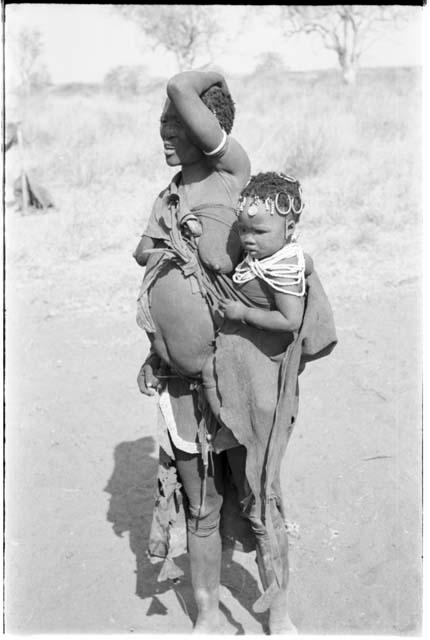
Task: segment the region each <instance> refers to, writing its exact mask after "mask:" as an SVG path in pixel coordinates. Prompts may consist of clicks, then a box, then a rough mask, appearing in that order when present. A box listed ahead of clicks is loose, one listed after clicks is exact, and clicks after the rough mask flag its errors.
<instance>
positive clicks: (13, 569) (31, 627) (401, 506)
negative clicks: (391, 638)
mask: <svg viewBox="0 0 430 640" xmlns="http://www.w3.org/2000/svg"><path fill="white" fill-rule="evenodd" d="M106 264H107V262H106V260H93V261H91V262H88V263H76V264H75V265H71V266H69V267H68V268H67V279H64V274H63V277H62V278H59V277H57V278H54V277H53V279H52V281H47V280H46V279H43V278H42V279H39V280H38V279H34V278H33V279H28V280H24V279H23V278H21V277H20V276H19V272H18V271H16V272H12V273H11V274H10V275H9V281H10V282H13V283H14V286H13V287H11V286H9V294H8V295H9V298H8V300H9V302H8V310H7V314H8V336H7V347H8V369H7V407H8V409H7V432H6V455H7V466H6V479H7V511H6V517H7V520H6V525H7V528H6V536H7V562H6V571H7V579H6V589H7V610H6V615H7V630H8V631H9V632H33V633H42V632H43V633H51V632H55V631H56V632H74V633H78V632H82V633H86V632H92V633H96V632H98V633H105V632H111V633H112V632H114V633H127V632H131V631H134V632H136V633H139V632H140V633H142V632H164V633H169V632H174V633H188V632H189V631H190V630H191V628H192V618H193V616H194V613H195V612H194V610H193V607H192V602H191V594H190V590H189V580H188V575H186V579H185V580H183V581H182V582H181V583H180V584H179V585H176V586H175V588H173V587H172V586H169V585H168V586H167V587H166V586H164V585H162V584H158V583H157V582H156V580H155V576H156V572H157V567H153V566H151V565H150V564H149V562H148V560H147V558H146V555H145V548H146V534H147V531H148V527H149V524H150V517H151V509H152V492H153V481H154V472H155V469H156V456H155V445H154V439H153V435H154V426H155V405H154V402H153V401H152V400H147V399H145V398H144V397H142V396H140V395H139V393H138V390H137V387H136V384H135V377H136V373H137V369H138V367H139V365H140V362H141V358H142V356H143V354H144V353H145V344H144V341H143V336H142V333H141V332H140V330H139V329H138V328H137V327H136V325H135V323H134V310H133V304H132V299H127V301H126V302H125V303H122V304H112V305H110V307H109V305H107V304H99V305H97V304H93V302H94V299H95V293H94V291H95V290H94V291H93V295H92V297H91V300H92V301H93V302H92V303H91V304H90V303H89V302H88V301H89V300H90V296H86V294H85V295H84V294H83V298H82V299H83V300H84V299H85V300H86V301H87V303H86V304H82V305H75V306H73V305H71V304H68V302H70V300H75V299H76V296H75V293H74V292H75V289H76V282H78V283H84V281H85V278H84V275H85V274H87V273H93V275H94V278H95V277H96V274H99V273H100V270H103V269H105V268H106ZM112 268H113V269H114V268H115V267H112ZM127 269H130V273H131V267H127ZM125 272H127V273H129V271H127V270H125ZM127 273H125V275H127ZM135 279H136V277H135V273H134V280H133V281H135ZM60 281H61V286H60ZM133 281H132V282H133ZM80 286H81V285H80ZM400 286H402V290H401V292H402V295H403V298H402V304H401V306H400V305H399V304H398V300H399V297H398V287H397V288H396V287H394V286H390V285H382V284H381V289H380V290H379V291H377V292H376V291H374V292H373V293H372V295H371V296H369V297H368V298H367V299H366V298H365V297H364V296H357V297H349V298H347V299H345V298H344V299H343V301H342V305H340V304H336V303H335V305H334V307H335V315H336V320H337V325H338V333H339V340H340V342H339V345H338V347H337V348H336V350H335V352H334V353H333V355H332V356H331V357H330V358H327V359H326V360H321V361H318V362H316V363H314V364H311V365H309V367H308V369H307V370H306V371H305V372H304V374H303V375H302V378H301V409H300V415H299V420H298V423H297V426H296V430H295V432H294V434H293V437H292V440H291V442H290V445H289V450H288V452H287V456H286V459H285V462H284V467H283V478H284V494H285V499H286V504H287V508H288V520H289V521H290V522H291V523H295V525H297V526H296V528H295V531H293V534H294V535H292V536H291V571H292V573H291V599H290V608H291V617H292V619H293V621H294V622H295V623H296V625H297V626H298V628H299V630H300V631H301V632H302V633H330V632H332V633H334V632H335V633H355V634H366V633H375V634H376V633H392V634H398V633H409V634H410V633H413V632H416V631H417V630H418V629H419V624H420V609H421V606H420V562H421V560H420V557H421V547H420V513H421V493H420V456H421V451H420V445H421V426H420V397H419V388H420V378H419V371H420V366H419V359H420V354H419V330H418V327H417V318H418V313H419V309H418V302H417V300H418V295H419V294H418V285H417V282H416V281H415V280H414V279H412V282H408V283H406V284H404V285H400ZM74 287H75V288H74ZM81 289H82V290H84V289H85V286H84V284H82V286H81ZM112 300H114V301H115V300H116V298H115V295H112ZM130 300H131V301H130ZM181 562H182V565H183V566H184V567H185V568H186V564H187V562H186V558H184V559H182V561H181ZM223 583H224V586H223V588H222V612H223V613H224V626H223V629H222V630H221V631H222V632H223V633H234V634H241V633H244V632H247V633H262V631H263V629H264V624H265V617H264V616H262V617H255V616H254V615H253V614H252V613H251V604H252V602H253V600H254V599H255V598H256V593H257V588H258V585H257V582H256V568H255V563H254V560H253V557H250V556H244V554H238V553H237V554H235V556H234V557H233V560H232V561H231V562H230V566H227V562H226V563H225V566H224V577H223Z"/></svg>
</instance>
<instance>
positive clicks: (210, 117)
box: [167, 71, 250, 181]
mask: <svg viewBox="0 0 430 640" xmlns="http://www.w3.org/2000/svg"><path fill="white" fill-rule="evenodd" d="M213 86H218V87H220V88H221V89H222V91H223V92H224V93H225V94H227V95H229V93H230V92H229V89H228V86H227V83H226V81H225V79H224V77H223V76H222V75H221V74H220V73H218V72H216V71H185V72H183V73H179V74H177V75H175V76H173V78H171V79H170V80H169V82H168V84H167V95H168V97H169V99H170V100H171V102H172V103H173V105H174V106H175V108H176V110H177V112H178V115H179V116H180V118H181V120H182V122H183V123H184V125H185V126H186V128H187V129H188V131H189V133H190V136H191V137H192V139H193V142H194V144H196V145H197V146H198V147H199V148H200V149H201V150H202V151H203V153H205V154H211V153H213V151H214V150H217V149H218V148H219V147H220V145H221V146H222V143H223V141H224V140H225V132H224V131H223V130H222V128H221V125H220V123H219V121H218V119H217V117H216V116H215V114H214V113H212V111H211V110H210V109H208V107H207V106H206V105H205V104H204V102H203V101H202V99H201V94H202V93H204V92H205V91H206V90H207V89H209V88H210V87H213ZM207 158H208V161H209V162H211V164H212V165H213V166H215V167H216V168H217V169H219V170H224V171H227V172H229V173H233V174H235V175H238V177H241V178H243V179H245V181H246V180H247V179H248V178H249V172H250V163H249V159H248V156H247V154H246V152H245V150H244V149H243V148H242V147H241V145H240V144H239V143H238V142H237V141H236V140H234V139H233V138H229V140H228V144H227V145H225V149H223V148H221V149H220V152H219V153H216V154H214V155H208V156H207Z"/></svg>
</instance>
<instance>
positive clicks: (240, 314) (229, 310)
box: [219, 300, 247, 322]
mask: <svg viewBox="0 0 430 640" xmlns="http://www.w3.org/2000/svg"><path fill="white" fill-rule="evenodd" d="M219 308H220V311H221V313H223V314H224V317H225V318H228V319H229V320H236V321H237V322H243V321H244V320H245V312H246V309H247V307H245V305H244V304H242V303H241V302H233V301H232V300H222V301H221V302H220V303H219Z"/></svg>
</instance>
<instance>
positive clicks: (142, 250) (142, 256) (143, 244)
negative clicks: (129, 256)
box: [133, 236, 156, 267]
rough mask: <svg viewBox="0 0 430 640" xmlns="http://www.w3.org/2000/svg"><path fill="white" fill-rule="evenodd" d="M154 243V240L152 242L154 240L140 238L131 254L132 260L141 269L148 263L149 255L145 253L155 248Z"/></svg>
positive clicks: (146, 237)
mask: <svg viewBox="0 0 430 640" xmlns="http://www.w3.org/2000/svg"><path fill="white" fill-rule="evenodd" d="M155 243H156V240H154V238H150V237H149V236H142V237H141V239H140V241H139V244H138V245H137V247H136V249H135V250H134V253H133V258H134V259H135V260H136V262H137V264H139V265H140V266H141V267H144V266H145V265H146V263H147V262H148V258H149V256H150V254H149V253H147V251H148V249H153V248H154V247H155Z"/></svg>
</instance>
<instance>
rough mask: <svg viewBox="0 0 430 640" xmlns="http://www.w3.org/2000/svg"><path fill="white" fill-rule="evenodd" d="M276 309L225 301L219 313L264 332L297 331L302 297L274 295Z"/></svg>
mask: <svg viewBox="0 0 430 640" xmlns="http://www.w3.org/2000/svg"><path fill="white" fill-rule="evenodd" d="M275 301H276V306H277V309H274V310H273V311H269V310H267V309H256V308H255V307H247V306H245V305H244V304H242V303H241V302H232V301H230V300H226V301H224V302H222V303H221V304H220V309H221V311H223V312H224V316H225V317H226V318H228V319H229V320H236V321H238V322H244V323H245V324H250V325H252V326H254V327H257V329H264V330H265V331H280V332H283V331H297V330H298V329H299V328H300V325H301V323H302V318H303V309H304V301H303V297H299V296H293V295H291V294H288V293H278V292H276V294H275Z"/></svg>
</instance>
